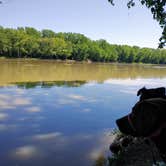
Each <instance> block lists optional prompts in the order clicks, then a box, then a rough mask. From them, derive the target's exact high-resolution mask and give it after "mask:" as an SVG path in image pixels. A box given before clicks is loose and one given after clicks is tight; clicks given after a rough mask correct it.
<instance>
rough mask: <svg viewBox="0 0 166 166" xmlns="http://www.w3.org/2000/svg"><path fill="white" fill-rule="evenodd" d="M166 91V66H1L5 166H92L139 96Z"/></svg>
mask: <svg viewBox="0 0 166 166" xmlns="http://www.w3.org/2000/svg"><path fill="white" fill-rule="evenodd" d="M165 85H166V66H164V65H143V64H140V65H135V64H131V65H128V64H93V63H92V64H87V63H86V64H85V63H62V62H56V61H52V60H51V61H47V60H43V61H41V60H0V159H1V161H0V165H2V166H11V165H12V166H46V165H48V166H66V165H70V166H85V165H86V166H92V165H93V164H94V162H95V160H96V159H98V157H99V156H101V155H110V152H109V145H110V143H111V141H112V136H111V135H110V133H111V130H112V129H113V128H115V127H116V125H115V120H116V119H117V118H119V117H121V116H123V115H125V114H127V113H128V112H129V111H130V110H131V108H132V106H133V105H134V104H135V102H136V101H137V100H138V98H137V96H136V92H137V90H138V89H139V88H141V87H143V86H146V87H147V88H152V87H159V86H165Z"/></svg>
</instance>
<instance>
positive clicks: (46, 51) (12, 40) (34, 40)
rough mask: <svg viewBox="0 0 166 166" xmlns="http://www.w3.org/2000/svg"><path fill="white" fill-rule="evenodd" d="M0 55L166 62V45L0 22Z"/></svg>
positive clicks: (8, 56) (81, 59)
mask: <svg viewBox="0 0 166 166" xmlns="http://www.w3.org/2000/svg"><path fill="white" fill-rule="evenodd" d="M0 43H1V46H0V57H6V58H35V59H54V60H57V61H67V62H68V63H69V62H72V63H73V62H75V61H76V62H87V63H91V62H102V63H103V62H104V63H144V64H147V63H149V64H166V49H153V48H140V47H138V46H129V45H118V44H110V43H108V42H107V41H106V40H104V39H99V40H91V39H90V38H88V37H86V36H85V35H84V34H79V33H71V32H59V33H56V32H54V31H52V30H49V29H43V30H41V31H38V30H36V29H35V28H32V27H18V28H17V29H13V28H4V27H2V26H0Z"/></svg>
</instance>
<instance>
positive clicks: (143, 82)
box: [104, 79, 166, 88]
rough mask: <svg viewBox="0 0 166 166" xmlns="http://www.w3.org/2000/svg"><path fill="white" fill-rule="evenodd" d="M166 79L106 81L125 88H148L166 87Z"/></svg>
mask: <svg viewBox="0 0 166 166" xmlns="http://www.w3.org/2000/svg"><path fill="white" fill-rule="evenodd" d="M165 82H166V79H108V80H106V81H104V83H107V84H115V85H124V86H140V87H143V86H147V87H148V88H151V87H156V86H165Z"/></svg>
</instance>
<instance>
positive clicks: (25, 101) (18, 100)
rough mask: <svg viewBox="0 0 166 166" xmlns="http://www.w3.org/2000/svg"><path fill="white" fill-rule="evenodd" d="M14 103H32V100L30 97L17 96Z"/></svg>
mask: <svg viewBox="0 0 166 166" xmlns="http://www.w3.org/2000/svg"><path fill="white" fill-rule="evenodd" d="M12 103H13V105H17V106H18V105H20V106H22V105H30V104H31V101H30V99H28V98H16V99H14V100H13V101H12Z"/></svg>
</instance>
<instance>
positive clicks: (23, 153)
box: [12, 145, 41, 160]
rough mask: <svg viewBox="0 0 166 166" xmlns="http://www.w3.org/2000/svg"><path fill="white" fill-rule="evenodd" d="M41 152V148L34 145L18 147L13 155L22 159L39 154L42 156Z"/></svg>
mask: <svg viewBox="0 0 166 166" xmlns="http://www.w3.org/2000/svg"><path fill="white" fill-rule="evenodd" d="M40 154H41V152H40V150H39V149H38V148H37V147H35V146H32V145H26V146H22V147H18V148H16V149H15V150H13V151H12V156H13V157H14V158H16V159H20V160H29V159H32V158H36V157H37V156H40Z"/></svg>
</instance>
